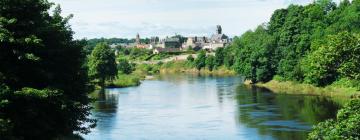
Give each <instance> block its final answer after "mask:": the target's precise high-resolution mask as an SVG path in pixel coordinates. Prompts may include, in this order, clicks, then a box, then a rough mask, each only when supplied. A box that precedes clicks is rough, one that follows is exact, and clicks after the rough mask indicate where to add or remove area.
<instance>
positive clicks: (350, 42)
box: [302, 32, 360, 86]
mask: <svg viewBox="0 0 360 140" xmlns="http://www.w3.org/2000/svg"><path fill="white" fill-rule="evenodd" d="M359 43H360V38H359V37H357V36H354V35H352V34H350V33H348V32H342V33H339V34H338V35H334V36H330V37H328V39H327V40H326V43H325V44H321V45H320V46H313V49H314V50H313V51H312V52H311V53H310V54H309V55H308V56H306V57H305V58H304V60H303V62H302V69H303V71H304V76H305V82H306V83H310V84H314V85H319V86H324V85H327V84H331V83H333V82H334V81H335V80H336V79H337V78H338V77H341V78H348V79H350V80H360V69H359V67H360V46H359Z"/></svg>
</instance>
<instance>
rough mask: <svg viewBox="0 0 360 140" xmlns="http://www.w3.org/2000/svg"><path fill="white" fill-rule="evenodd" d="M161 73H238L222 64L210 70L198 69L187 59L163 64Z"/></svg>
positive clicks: (221, 74) (229, 74) (224, 74)
mask: <svg viewBox="0 0 360 140" xmlns="http://www.w3.org/2000/svg"><path fill="white" fill-rule="evenodd" d="M159 71H160V73H161V74H173V73H188V74H201V75H215V76H234V75H237V74H236V72H235V71H233V70H230V69H228V68H226V67H225V66H221V67H219V68H216V69H214V70H212V71H210V70H209V69H207V68H204V69H201V70H197V69H196V68H195V67H194V66H193V65H192V64H191V63H188V62H187V61H172V62H168V63H165V64H163V65H162V66H161V67H160V70H159Z"/></svg>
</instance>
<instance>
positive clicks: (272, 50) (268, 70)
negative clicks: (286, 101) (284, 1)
mask: <svg viewBox="0 0 360 140" xmlns="http://www.w3.org/2000/svg"><path fill="white" fill-rule="evenodd" d="M229 48H232V49H233V50H231V51H227V52H225V53H224V54H225V58H226V57H229V58H233V59H232V60H233V62H234V63H232V64H233V65H230V68H233V69H235V70H236V71H237V72H238V73H239V74H241V75H243V76H245V78H246V79H248V80H251V81H252V82H253V83H257V82H268V81H270V80H273V79H275V80H279V81H295V82H298V83H306V84H312V85H314V86H328V85H335V86H339V87H347V88H356V89H358V90H360V0H352V1H351V2H350V1H349V0H343V1H341V2H340V3H339V4H336V3H334V2H332V1H331V0H316V1H315V2H313V3H312V4H309V5H306V6H301V5H290V6H289V7H288V8H286V9H279V10H276V11H275V12H274V13H273V15H272V17H271V20H270V22H268V23H265V24H263V25H260V26H258V27H257V28H256V29H255V30H250V31H247V32H246V33H244V34H243V35H242V36H240V37H236V38H235V39H234V42H233V43H232V44H231V46H230V47H229ZM233 51H234V52H235V54H232V53H234V52H233ZM359 116H360V112H359V100H358V99H356V100H353V101H351V102H350V103H349V104H348V105H347V106H345V108H344V109H343V110H341V111H339V113H338V115H337V118H336V120H329V121H326V122H324V123H321V124H319V125H318V126H316V127H315V130H314V131H313V132H312V133H311V134H310V136H309V139H359V137H360V131H359V130H360V129H359V126H360V125H359V124H360V121H359Z"/></svg>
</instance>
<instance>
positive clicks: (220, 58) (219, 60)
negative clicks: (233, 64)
mask: <svg viewBox="0 0 360 140" xmlns="http://www.w3.org/2000/svg"><path fill="white" fill-rule="evenodd" d="M224 53H225V49H224V48H218V49H216V50H215V67H220V66H221V65H223V64H224V58H225V54H224Z"/></svg>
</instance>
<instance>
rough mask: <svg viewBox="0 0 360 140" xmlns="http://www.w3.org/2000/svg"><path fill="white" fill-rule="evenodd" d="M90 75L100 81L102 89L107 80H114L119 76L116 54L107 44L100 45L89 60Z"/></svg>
mask: <svg viewBox="0 0 360 140" xmlns="http://www.w3.org/2000/svg"><path fill="white" fill-rule="evenodd" d="M89 75H90V77H92V78H94V79H99V84H100V86H101V87H104V86H105V81H106V80H113V79H114V78H115V77H116V75H117V66H116V62H115V52H114V51H113V50H111V48H110V47H109V45H107V44H106V43H99V44H98V45H96V47H95V49H94V50H93V52H92V53H91V56H90V58H89Z"/></svg>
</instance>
